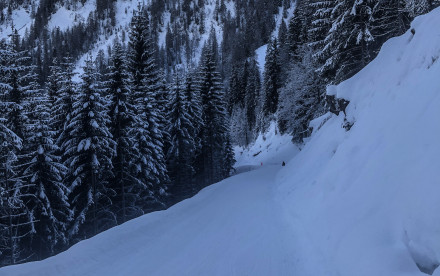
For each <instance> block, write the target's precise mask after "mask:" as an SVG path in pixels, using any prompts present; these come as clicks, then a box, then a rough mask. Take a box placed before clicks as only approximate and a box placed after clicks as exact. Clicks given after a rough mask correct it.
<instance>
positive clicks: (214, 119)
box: [198, 47, 233, 185]
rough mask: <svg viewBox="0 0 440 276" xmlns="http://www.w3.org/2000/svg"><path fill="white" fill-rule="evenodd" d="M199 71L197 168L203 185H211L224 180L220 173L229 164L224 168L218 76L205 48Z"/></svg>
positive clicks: (221, 94) (224, 122)
mask: <svg viewBox="0 0 440 276" xmlns="http://www.w3.org/2000/svg"><path fill="white" fill-rule="evenodd" d="M207 49H208V50H207V51H206V52H205V55H204V57H203V61H202V65H201V67H200V69H199V79H198V89H199V91H200V95H201V99H202V120H203V127H202V129H201V131H200V133H199V137H200V139H201V145H202V147H201V154H200V156H199V158H198V159H199V162H198V166H199V169H200V171H201V174H202V180H203V183H204V185H209V184H212V183H214V182H216V181H219V180H221V179H222V178H223V177H224V171H225V170H227V167H228V168H232V165H233V164H228V166H227V167H225V166H224V164H223V162H222V161H223V160H224V158H225V152H224V147H225V144H226V142H227V140H226V138H227V134H228V127H227V120H226V104H225V99H224V92H223V85H222V83H221V77H220V74H219V73H218V72H217V71H216V65H215V59H214V55H213V53H212V52H211V51H210V50H209V48H208V47H207Z"/></svg>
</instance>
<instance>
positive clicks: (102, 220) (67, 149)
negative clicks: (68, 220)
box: [62, 59, 116, 238]
mask: <svg viewBox="0 0 440 276" xmlns="http://www.w3.org/2000/svg"><path fill="white" fill-rule="evenodd" d="M83 69H84V73H83V75H82V76H81V78H82V83H81V85H80V87H79V91H78V93H77V94H76V97H75V102H74V104H73V111H72V114H71V117H70V119H69V121H68V122H67V124H66V130H65V132H66V140H65V141H64V143H63V145H62V152H63V153H64V156H65V157H64V160H66V161H65V165H66V167H67V168H68V169H69V171H68V172H67V176H66V186H67V187H68V188H69V189H70V190H71V193H70V195H69V200H70V204H71V207H72V210H73V222H72V225H71V227H70V229H69V234H70V236H74V235H75V234H77V235H78V236H79V237H80V238H84V237H90V236H92V235H95V234H97V233H98V232H99V231H102V230H105V229H107V228H109V227H110V226H114V225H115V224H116V216H115V214H114V213H113V212H112V210H111V208H110V206H111V204H112V201H111V197H112V196H113V195H114V191H112V190H111V189H110V187H109V186H108V179H109V178H111V177H112V158H113V156H114V154H115V153H114V148H115V142H114V141H113V139H112V136H111V133H110V131H109V129H108V126H109V125H110V117H109V115H108V110H107V104H108V103H107V102H106V101H105V99H104V97H103V95H102V94H103V93H102V92H103V91H102V89H101V87H100V84H99V83H98V81H97V80H98V79H99V77H98V76H97V73H96V71H95V68H94V65H93V62H92V60H91V59H88V60H87V61H86V64H85V67H84V68H83Z"/></svg>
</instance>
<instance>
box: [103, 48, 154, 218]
mask: <svg viewBox="0 0 440 276" xmlns="http://www.w3.org/2000/svg"><path fill="white" fill-rule="evenodd" d="M106 78H107V79H108V81H107V82H106V94H107V95H108V96H109V99H110V113H109V114H110V120H111V124H110V132H111V134H112V136H113V140H114V141H115V143H116V150H115V153H116V154H115V155H114V156H113V177H112V178H111V179H110V183H109V185H110V187H112V189H113V190H114V191H115V195H114V197H113V209H114V212H115V213H116V214H117V218H118V223H124V222H125V221H127V219H130V218H134V217H137V216H140V215H142V214H143V211H142V208H141V206H138V203H139V202H138V201H139V195H140V194H142V193H143V192H144V190H145V189H146V186H145V184H144V183H143V182H142V180H141V179H139V178H138V172H137V168H136V164H135V163H134V160H136V159H137V158H139V155H140V152H139V149H138V148H137V147H136V141H135V139H134V138H135V137H133V136H132V135H131V134H132V133H133V132H134V131H135V130H134V129H133V128H134V127H136V126H137V124H138V122H137V121H138V120H139V119H138V117H137V115H136V106H135V105H134V103H133V100H134V98H133V95H132V94H131V90H130V88H131V87H130V78H129V75H128V72H127V67H126V63H125V55H124V52H123V50H122V46H121V44H120V43H119V40H118V39H116V40H115V41H114V43H113V47H112V57H111V64H110V67H109V73H108V75H107V77H106Z"/></svg>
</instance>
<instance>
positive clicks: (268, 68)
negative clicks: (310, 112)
mask: <svg viewBox="0 0 440 276" xmlns="http://www.w3.org/2000/svg"><path fill="white" fill-rule="evenodd" d="M280 70H281V69H280V64H279V61H278V42H277V40H276V39H274V40H272V42H271V43H270V44H269V45H268V48H267V54H266V64H265V65H264V83H263V87H264V105H263V111H264V114H265V115H266V116H270V115H272V114H274V113H275V112H276V111H277V109H278V98H279V89H280V79H279V78H280Z"/></svg>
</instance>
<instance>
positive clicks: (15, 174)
mask: <svg viewBox="0 0 440 276" xmlns="http://www.w3.org/2000/svg"><path fill="white" fill-rule="evenodd" d="M21 48H22V47H21V44H20V36H19V35H18V32H17V30H15V29H14V30H13V32H12V35H11V37H10V40H9V42H7V43H4V42H1V43H0V61H1V64H0V73H1V74H0V83H1V85H0V86H1V87H0V94H1V95H0V99H1V101H2V108H1V111H0V113H1V115H2V117H3V118H4V119H5V121H4V124H5V129H8V130H9V131H10V133H11V135H12V134H15V135H16V136H17V137H18V138H20V141H24V139H25V137H26V127H25V126H26V124H27V123H28V122H29V118H28V115H29V113H28V111H29V99H28V98H27V97H28V95H27V91H26V90H27V85H29V83H30V80H29V79H28V76H29V74H31V67H30V66H29V60H30V58H29V56H28V54H27V52H26V51H22V50H21ZM14 140H16V139H14ZM11 143H12V142H9V146H7V145H6V144H5V146H7V148H8V149H9V151H8V154H7V155H6V159H5V166H6V167H5V174H6V178H5V181H4V182H3V183H2V185H4V186H3V188H4V189H3V195H2V204H4V205H3V208H2V209H1V212H2V214H1V219H0V221H1V222H0V224H1V225H2V233H1V235H2V236H3V237H7V240H6V243H4V244H3V245H2V246H3V248H2V249H3V253H4V254H3V256H4V258H3V260H2V262H4V264H15V263H18V262H20V261H23V260H25V259H28V258H29V256H30V255H31V254H32V253H31V252H30V248H29V246H28V244H26V243H25V242H24V240H25V239H27V238H29V236H30V234H31V233H32V232H33V227H32V226H33V223H34V218H33V215H32V213H31V212H30V211H29V210H28V209H27V208H26V205H25V199H26V198H25V196H27V190H28V189H30V186H31V184H29V183H25V181H24V180H25V179H24V178H23V164H24V163H25V162H26V160H27V159H26V154H25V153H26V151H25V150H24V149H25V148H27V143H24V142H23V143H22V144H21V145H20V147H16V146H12V145H11Z"/></svg>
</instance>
